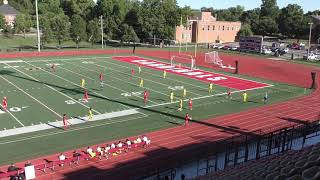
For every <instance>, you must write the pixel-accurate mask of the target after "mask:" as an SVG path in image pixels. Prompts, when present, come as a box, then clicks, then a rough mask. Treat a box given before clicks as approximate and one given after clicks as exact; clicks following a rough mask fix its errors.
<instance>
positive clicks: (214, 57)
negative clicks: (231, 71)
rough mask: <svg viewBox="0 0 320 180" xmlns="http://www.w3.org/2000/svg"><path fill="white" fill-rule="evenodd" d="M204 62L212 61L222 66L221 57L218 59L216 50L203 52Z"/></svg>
mask: <svg viewBox="0 0 320 180" xmlns="http://www.w3.org/2000/svg"><path fill="white" fill-rule="evenodd" d="M205 63H212V64H216V65H218V66H223V64H222V59H220V57H219V54H218V52H217V51H212V52H208V53H205Z"/></svg>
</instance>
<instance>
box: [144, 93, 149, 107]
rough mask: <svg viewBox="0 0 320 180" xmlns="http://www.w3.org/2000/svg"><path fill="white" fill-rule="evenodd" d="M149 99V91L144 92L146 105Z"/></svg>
mask: <svg viewBox="0 0 320 180" xmlns="http://www.w3.org/2000/svg"><path fill="white" fill-rule="evenodd" d="M148 98H149V93H148V91H147V90H145V91H144V92H143V99H144V105H147V102H148Z"/></svg>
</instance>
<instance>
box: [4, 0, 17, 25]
mask: <svg viewBox="0 0 320 180" xmlns="http://www.w3.org/2000/svg"><path fill="white" fill-rule="evenodd" d="M0 14H2V15H3V16H4V17H5V20H6V23H7V24H8V25H10V26H11V27H13V26H14V21H15V19H16V16H17V15H18V14H19V12H18V11H17V10H16V9H15V8H13V7H12V6H10V5H9V4H8V0H3V5H1V6H0Z"/></svg>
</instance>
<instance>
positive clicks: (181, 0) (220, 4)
mask: <svg viewBox="0 0 320 180" xmlns="http://www.w3.org/2000/svg"><path fill="white" fill-rule="evenodd" d="M277 2H278V6H279V7H280V8H282V7H285V6H287V5H288V4H298V5H300V6H301V7H302V8H303V10H304V12H308V11H314V10H316V9H320V0H277ZM178 4H179V6H185V5H187V6H190V7H191V8H192V9H200V8H201V7H213V8H214V9H227V8H229V7H233V6H236V5H241V6H244V7H245V10H249V9H254V8H257V7H260V5H261V0H178Z"/></svg>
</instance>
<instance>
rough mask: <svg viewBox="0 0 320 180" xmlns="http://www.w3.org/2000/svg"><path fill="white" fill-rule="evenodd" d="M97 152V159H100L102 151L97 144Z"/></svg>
mask: <svg viewBox="0 0 320 180" xmlns="http://www.w3.org/2000/svg"><path fill="white" fill-rule="evenodd" d="M97 154H98V156H99V159H100V160H101V159H102V156H103V151H102V148H101V147H100V146H97Z"/></svg>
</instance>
